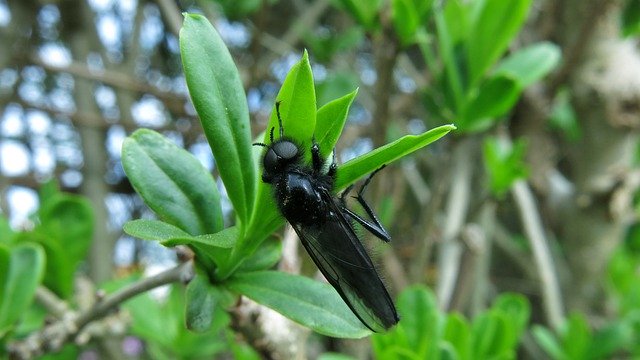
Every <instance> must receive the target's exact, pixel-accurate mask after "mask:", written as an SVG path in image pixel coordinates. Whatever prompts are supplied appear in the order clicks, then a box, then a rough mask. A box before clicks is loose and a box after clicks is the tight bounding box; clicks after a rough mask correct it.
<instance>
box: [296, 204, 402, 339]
mask: <svg viewBox="0 0 640 360" xmlns="http://www.w3.org/2000/svg"><path fill="white" fill-rule="evenodd" d="M322 197H323V200H325V201H326V202H327V203H328V204H330V208H331V209H332V211H331V213H330V214H329V216H328V219H327V220H326V221H324V222H322V223H321V224H319V225H317V226H316V225H314V226H302V225H299V224H298V225H296V224H293V228H294V230H295V231H296V233H297V234H298V236H299V237H300V240H301V242H302V244H303V245H304V247H305V249H306V250H307V252H308V253H309V255H310V256H311V258H312V259H313V261H314V262H315V263H316V265H317V266H318V268H319V269H320V271H321V272H322V274H323V275H324V276H325V277H326V278H327V280H328V281H329V283H330V284H331V285H333V287H334V288H335V289H336V290H337V291H338V293H339V294H340V296H341V297H342V299H343V300H344V301H345V302H346V303H347V305H348V306H349V308H351V310H352V311H353V313H354V314H355V315H356V316H357V317H358V318H359V319H360V321H362V323H363V324H365V325H366V326H367V327H368V328H369V329H371V330H372V331H375V332H381V331H384V330H386V329H388V328H390V327H391V326H393V325H395V324H396V323H397V322H398V315H397V312H396V309H395V306H394V305H393V301H392V300H391V297H390V296H389V293H388V292H387V289H386V288H385V286H384V284H383V283H382V280H380V277H379V276H378V273H377V272H376V269H375V267H374V266H373V262H372V261H371V258H369V255H368V254H367V253H366V251H365V249H364V247H363V246H362V244H361V243H360V240H359V239H358V237H357V235H356V233H355V231H354V229H353V227H352V225H351V223H350V222H349V221H348V220H347V219H346V218H345V216H344V214H343V213H342V211H341V210H340V208H339V207H338V206H337V205H336V204H335V202H334V200H333V198H332V196H331V194H329V193H328V192H325V193H323V194H322Z"/></svg>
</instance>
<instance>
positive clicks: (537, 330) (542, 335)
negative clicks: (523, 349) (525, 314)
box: [531, 325, 567, 360]
mask: <svg viewBox="0 0 640 360" xmlns="http://www.w3.org/2000/svg"><path fill="white" fill-rule="evenodd" d="M531 332H532V334H533V338H534V339H536V342H537V343H538V344H539V345H540V347H542V349H544V351H546V352H547V354H549V356H550V357H551V358H552V359H556V360H558V359H567V356H566V355H565V353H564V350H563V349H562V345H561V344H560V342H558V340H557V338H556V337H555V336H554V335H553V333H552V332H551V331H549V329H547V328H545V327H543V326H540V325H534V326H533V328H532V331H531Z"/></svg>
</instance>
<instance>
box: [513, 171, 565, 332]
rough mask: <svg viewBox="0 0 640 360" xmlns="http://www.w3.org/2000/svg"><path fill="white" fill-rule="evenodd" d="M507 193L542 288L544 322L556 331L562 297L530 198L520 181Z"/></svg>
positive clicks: (527, 188)
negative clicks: (515, 210)
mask: <svg viewBox="0 0 640 360" xmlns="http://www.w3.org/2000/svg"><path fill="white" fill-rule="evenodd" d="M511 194H512V195H513V198H514V200H515V202H516V205H517V206H518V210H519V213H520V219H521V220H522V224H523V225H524V230H525V233H526V234H527V239H529V242H530V244H531V249H532V250H533V257H534V261H535V263H536V269H537V270H538V274H539V276H540V281H541V286H542V298H543V300H544V301H543V306H544V310H545V315H546V318H547V322H548V323H549V324H550V325H551V326H552V327H553V328H554V329H558V327H559V326H560V324H562V321H563V318H564V314H563V313H564V309H563V306H562V297H561V294H560V286H559V284H558V279H557V277H556V271H555V267H554V264H553V259H552V256H551V252H550V250H549V245H548V241H547V239H546V238H545V235H544V229H543V227H542V221H541V220H540V214H539V213H538V210H537V209H536V203H535V199H534V196H533V194H532V193H531V189H530V188H529V185H528V184H527V183H526V182H525V181H524V180H518V181H516V182H515V183H514V184H513V186H512V187H511Z"/></svg>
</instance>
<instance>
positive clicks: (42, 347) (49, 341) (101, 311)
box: [8, 261, 194, 359]
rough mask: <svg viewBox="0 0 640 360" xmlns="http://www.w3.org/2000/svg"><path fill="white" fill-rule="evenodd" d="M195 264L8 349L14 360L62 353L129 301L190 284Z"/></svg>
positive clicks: (144, 282) (68, 315)
mask: <svg viewBox="0 0 640 360" xmlns="http://www.w3.org/2000/svg"><path fill="white" fill-rule="evenodd" d="M193 275H194V268H193V262H192V261H188V262H185V263H182V264H180V265H178V266H176V267H174V268H171V269H169V270H166V271H164V272H161V273H159V274H157V275H154V276H151V277H148V278H145V279H142V280H140V281H138V282H135V283H133V284H131V285H129V286H127V287H124V288H122V289H120V290H118V291H116V292H114V293H113V294H110V295H108V296H106V297H105V298H103V299H102V300H99V301H98V302H96V303H95V304H94V305H93V306H92V307H91V308H89V309H87V310H86V311H82V312H79V313H77V312H74V311H71V310H70V311H68V312H67V313H66V314H64V315H63V316H62V317H61V319H60V320H58V321H55V322H53V323H51V324H48V325H46V326H45V327H44V328H42V329H41V330H40V331H37V332H35V333H33V334H31V335H29V336H28V337H27V338H26V339H23V340H21V341H16V342H13V343H10V344H9V345H8V350H9V354H10V357H11V358H12V359H31V358H33V357H36V356H39V355H43V354H45V353H48V352H56V351H58V350H60V349H61V348H62V347H63V346H64V345H65V343H67V342H68V341H70V340H71V339H74V338H76V337H77V335H79V334H80V332H81V331H82V329H83V328H84V327H85V326H87V325H88V324H89V323H91V322H92V321H94V320H97V319H100V318H102V317H104V316H106V315H107V314H109V312H110V311H111V310H113V309H114V308H116V307H117V306H119V305H120V304H122V303H123V302H125V301H126V300H128V299H130V298H132V297H134V296H136V295H139V294H141V293H143V292H146V291H149V290H151V289H154V288H156V287H159V286H163V285H167V284H171V283H175V282H188V281H189V280H191V278H193Z"/></svg>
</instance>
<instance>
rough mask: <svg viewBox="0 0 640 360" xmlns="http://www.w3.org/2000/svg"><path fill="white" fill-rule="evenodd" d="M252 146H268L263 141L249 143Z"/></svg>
mask: <svg viewBox="0 0 640 360" xmlns="http://www.w3.org/2000/svg"><path fill="white" fill-rule="evenodd" d="M251 145H253V146H262V147H269V145H267V144H265V143H253V144H251Z"/></svg>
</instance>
